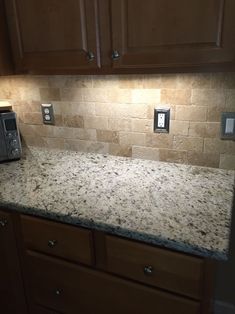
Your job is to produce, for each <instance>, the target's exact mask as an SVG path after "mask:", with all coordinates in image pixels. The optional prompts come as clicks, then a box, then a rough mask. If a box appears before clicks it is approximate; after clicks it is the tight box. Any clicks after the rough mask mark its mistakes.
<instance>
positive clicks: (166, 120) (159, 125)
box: [154, 108, 170, 133]
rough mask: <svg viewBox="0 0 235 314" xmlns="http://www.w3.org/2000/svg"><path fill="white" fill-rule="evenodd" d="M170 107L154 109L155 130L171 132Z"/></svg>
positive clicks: (156, 131) (157, 131)
mask: <svg viewBox="0 0 235 314" xmlns="http://www.w3.org/2000/svg"><path fill="white" fill-rule="evenodd" d="M169 127H170V109H158V108H155V109H154V132H155V133H169Z"/></svg>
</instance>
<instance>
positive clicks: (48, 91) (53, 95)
mask: <svg viewBox="0 0 235 314" xmlns="http://www.w3.org/2000/svg"><path fill="white" fill-rule="evenodd" d="M39 91H40V98H41V101H53V100H55V101H60V100H61V97H60V89H59V88H40V90H39Z"/></svg>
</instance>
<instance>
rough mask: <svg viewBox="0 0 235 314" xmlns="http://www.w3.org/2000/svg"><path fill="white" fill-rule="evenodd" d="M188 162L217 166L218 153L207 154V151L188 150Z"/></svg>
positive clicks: (197, 164) (204, 165)
mask: <svg viewBox="0 0 235 314" xmlns="http://www.w3.org/2000/svg"><path fill="white" fill-rule="evenodd" d="M188 163H189V164H190V165H196V166H203V167H213V168H218V166H219V154H218V153H214V154H213V153H212V154H210V153H209V154H208V153H201V152H195V151H189V152H188Z"/></svg>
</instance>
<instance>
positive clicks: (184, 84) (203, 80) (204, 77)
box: [177, 73, 211, 89]
mask: <svg viewBox="0 0 235 314" xmlns="http://www.w3.org/2000/svg"><path fill="white" fill-rule="evenodd" d="M177 88H182V89H191V88H197V89H205V88H211V74H210V73H181V74H178V76H177Z"/></svg>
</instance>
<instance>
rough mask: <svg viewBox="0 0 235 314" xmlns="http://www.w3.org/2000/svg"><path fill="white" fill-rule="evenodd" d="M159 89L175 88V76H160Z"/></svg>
mask: <svg viewBox="0 0 235 314" xmlns="http://www.w3.org/2000/svg"><path fill="white" fill-rule="evenodd" d="M161 88H170V89H174V88H177V74H162V76H161Z"/></svg>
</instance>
